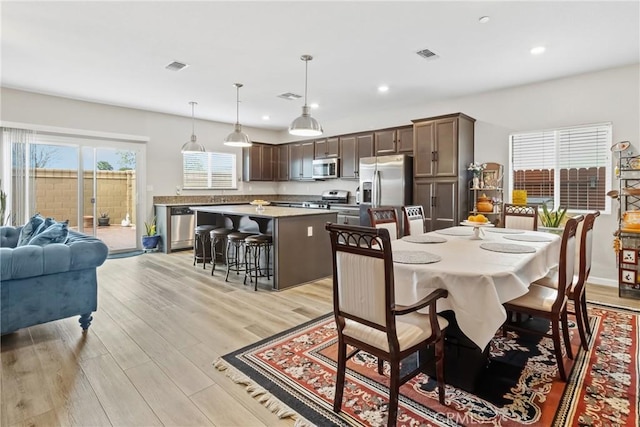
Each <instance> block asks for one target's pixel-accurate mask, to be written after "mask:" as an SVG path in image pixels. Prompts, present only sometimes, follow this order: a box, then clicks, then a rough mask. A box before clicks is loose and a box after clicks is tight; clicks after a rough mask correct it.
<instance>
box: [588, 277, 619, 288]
mask: <svg viewBox="0 0 640 427" xmlns="http://www.w3.org/2000/svg"><path fill="white" fill-rule="evenodd" d="M587 283H591V284H594V285H602V286H609V287H612V288H617V287H618V282H617V281H616V280H611V279H605V278H604V277H593V276H589V280H587Z"/></svg>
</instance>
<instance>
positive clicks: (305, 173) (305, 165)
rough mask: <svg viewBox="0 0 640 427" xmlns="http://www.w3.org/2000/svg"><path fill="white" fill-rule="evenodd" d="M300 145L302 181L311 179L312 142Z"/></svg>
mask: <svg viewBox="0 0 640 427" xmlns="http://www.w3.org/2000/svg"><path fill="white" fill-rule="evenodd" d="M301 145H302V177H301V178H302V179H312V178H313V155H314V144H313V142H304V143H302V144H301Z"/></svg>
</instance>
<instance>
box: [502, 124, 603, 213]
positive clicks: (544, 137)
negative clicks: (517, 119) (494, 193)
mask: <svg viewBox="0 0 640 427" xmlns="http://www.w3.org/2000/svg"><path fill="white" fill-rule="evenodd" d="M509 139H510V149H511V164H510V169H511V183H510V187H511V190H526V191H527V203H531V204H542V203H546V204H547V207H548V208H549V209H557V208H558V207H563V208H564V207H567V208H568V209H569V210H578V211H586V210H594V209H598V210H600V211H603V212H607V211H608V209H609V206H608V203H607V200H606V197H605V194H606V188H608V186H609V184H610V183H609V182H608V180H609V177H610V173H609V169H610V165H611V159H610V150H609V147H610V146H611V124H603V125H588V126H580V127H570V128H562V129H555V130H546V131H542V132H527V133H516V134H512V135H511V136H510V138H509Z"/></svg>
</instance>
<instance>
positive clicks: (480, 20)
mask: <svg viewBox="0 0 640 427" xmlns="http://www.w3.org/2000/svg"><path fill="white" fill-rule="evenodd" d="M490 20H491V18H489V17H488V16H481V17H480V18H478V22H479V23H481V24H486V23H487V22H489V21H490Z"/></svg>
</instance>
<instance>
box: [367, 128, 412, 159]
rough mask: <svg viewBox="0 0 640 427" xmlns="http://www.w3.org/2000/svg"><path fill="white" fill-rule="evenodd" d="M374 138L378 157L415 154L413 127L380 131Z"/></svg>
mask: <svg viewBox="0 0 640 427" xmlns="http://www.w3.org/2000/svg"><path fill="white" fill-rule="evenodd" d="M374 136H375V148H376V156H384V155H388V154H397V153H406V154H411V153H412V152H413V126H408V127H403V128H397V129H383V130H379V131H377V132H375V133H374Z"/></svg>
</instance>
